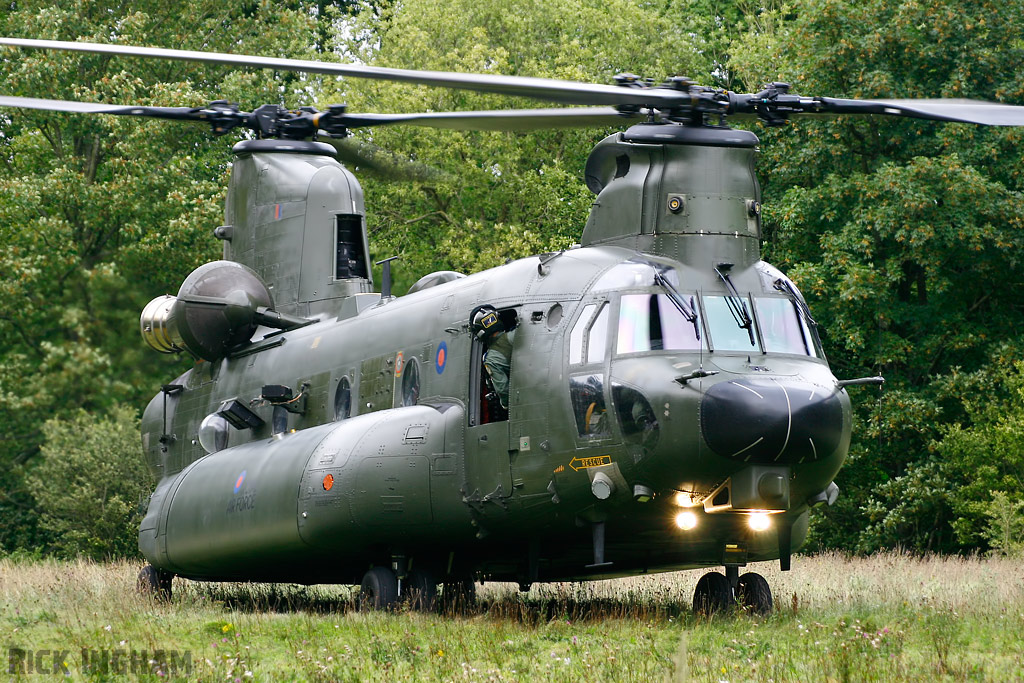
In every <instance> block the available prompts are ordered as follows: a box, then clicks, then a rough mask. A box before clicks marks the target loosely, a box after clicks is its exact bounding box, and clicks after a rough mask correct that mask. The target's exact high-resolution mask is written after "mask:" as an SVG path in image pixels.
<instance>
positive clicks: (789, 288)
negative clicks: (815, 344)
mask: <svg viewBox="0 0 1024 683" xmlns="http://www.w3.org/2000/svg"><path fill="white" fill-rule="evenodd" d="M775 289H777V290H778V291H780V292H782V293H783V294H788V295H789V296H790V298H792V299H793V303H795V304H796V307H797V308H799V309H800V312H801V313H802V314H803V316H804V319H805V320H807V324H808V325H811V326H812V327H817V326H818V323H817V322H816V321H815V320H814V318H812V317H811V309H810V308H808V306H807V302H806V301H804V300H803V299H801V298H800V297H799V296H798V295H797V293H796V289H794V288H793V285H792V283H790V282H789V280H783V279H782V278H781V277H780V278H779V279H778V280H776V281H775Z"/></svg>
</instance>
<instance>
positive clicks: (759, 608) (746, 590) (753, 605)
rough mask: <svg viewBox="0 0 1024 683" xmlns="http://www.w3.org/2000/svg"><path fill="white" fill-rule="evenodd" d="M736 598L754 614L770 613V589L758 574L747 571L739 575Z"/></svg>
mask: <svg viewBox="0 0 1024 683" xmlns="http://www.w3.org/2000/svg"><path fill="white" fill-rule="evenodd" d="M736 592H737V595H736V599H737V600H739V603H740V604H741V605H743V608H744V609H745V610H747V611H749V612H753V613H754V614H771V611H772V589H771V586H769V585H768V581H767V580H766V579H765V578H764V577H763V576H761V575H760V574H755V573H754V572H747V573H746V574H744V575H743V576H741V577H740V585H739V588H738V589H737V591H736Z"/></svg>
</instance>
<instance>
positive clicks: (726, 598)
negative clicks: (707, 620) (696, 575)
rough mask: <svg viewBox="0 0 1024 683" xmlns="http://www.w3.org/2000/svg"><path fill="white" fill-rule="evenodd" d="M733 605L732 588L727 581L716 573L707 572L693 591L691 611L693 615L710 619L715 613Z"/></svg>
mask: <svg viewBox="0 0 1024 683" xmlns="http://www.w3.org/2000/svg"><path fill="white" fill-rule="evenodd" d="M733 604H734V600H733V595H732V586H730V585H729V579H727V578H725V576H724V575H722V574H719V573H718V572H708V573H707V574H705V575H704V576H702V577H700V581H698V582H697V587H696V588H695V589H694V591H693V611H694V613H695V614H698V615H702V616H706V617H710V616H711V615H712V614H715V613H716V612H723V611H725V610H727V609H729V608H730V607H732V606H733Z"/></svg>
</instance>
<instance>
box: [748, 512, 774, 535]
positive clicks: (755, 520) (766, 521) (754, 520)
mask: <svg viewBox="0 0 1024 683" xmlns="http://www.w3.org/2000/svg"><path fill="white" fill-rule="evenodd" d="M747 524H749V525H750V528H751V529H752V530H754V531H765V530H766V529H768V527H770V526H771V525H772V522H771V519H770V518H769V517H768V513H767V512H754V513H751V515H750V516H749V517H747Z"/></svg>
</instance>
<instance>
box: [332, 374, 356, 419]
mask: <svg viewBox="0 0 1024 683" xmlns="http://www.w3.org/2000/svg"><path fill="white" fill-rule="evenodd" d="M351 415H352V384H351V383H350V382H349V380H348V377H342V378H341V379H340V380H338V388H337V390H336V391H335V392H334V419H335V420H344V419H347V418H348V417H350V416H351Z"/></svg>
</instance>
